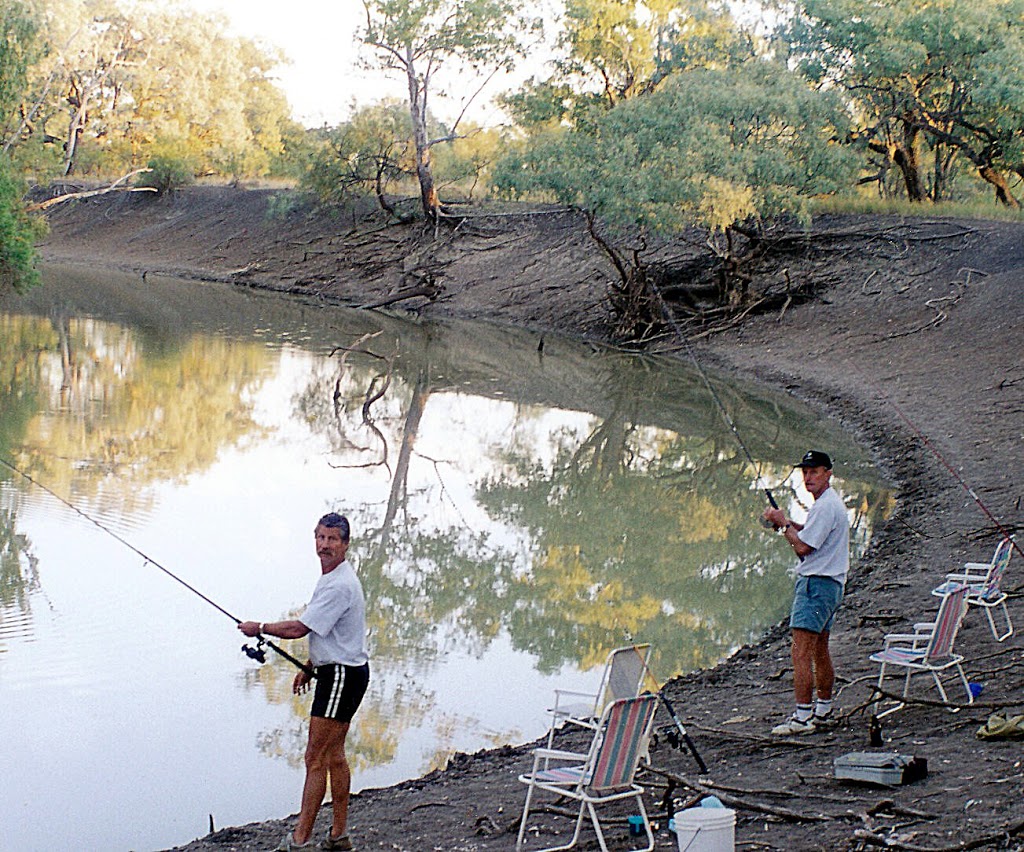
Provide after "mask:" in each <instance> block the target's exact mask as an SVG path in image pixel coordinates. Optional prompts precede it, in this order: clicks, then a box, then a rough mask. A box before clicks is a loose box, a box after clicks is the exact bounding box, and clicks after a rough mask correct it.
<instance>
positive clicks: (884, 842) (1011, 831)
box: [853, 821, 1024, 852]
mask: <svg viewBox="0 0 1024 852" xmlns="http://www.w3.org/2000/svg"><path fill="white" fill-rule="evenodd" d="M1021 831H1024V821H1022V822H1017V823H1015V824H1013V825H1011V826H1008V827H1007V828H1005V829H1003V830H1002V831H998V832H995V833H994V834H988V835H985V836H984V837H976V838H975V839H974V840H965V841H964V842H963V843H955V844H953V845H952V846H918V845H917V844H916V843H903V842H902V841H899V840H890V839H888V838H885V837H881V836H879V835H877V834H875V833H874V832H873V831H867V830H866V829H863V828H859V829H857V830H856V831H855V832H854V833H853V836H854V838H856V839H857V840H859V841H861V842H862V843H866V844H868V845H870V846H878V847H880V848H882V849H899V850H901V852H967V850H969V849H983V848H986V847H994V846H995V845H996V844H1000V845H1002V844H1003V843H1005V842H1006V841H1007V840H1008V839H1009V838H1011V837H1014V836H1015V835H1017V834H1020V832H1021Z"/></svg>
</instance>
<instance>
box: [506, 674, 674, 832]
mask: <svg viewBox="0 0 1024 852" xmlns="http://www.w3.org/2000/svg"><path fill="white" fill-rule="evenodd" d="M657 707H658V697H657V696H656V695H651V694H650V693H647V694H645V695H641V696H639V697H636V698H622V699H619V700H617V701H613V702H612V703H611V704H609V705H608V706H607V707H606V708H605V710H604V712H603V713H602V714H601V718H600V719H599V720H598V722H597V725H596V727H595V731H594V739H593V741H592V742H591V744H590V749H589V750H588V752H587V753H586V754H577V753H575V752H568V751H561V750H558V749H550V748H538V749H536V750H535V751H534V757H533V769H532V770H531V771H530V772H529V773H528V774H526V775H520V776H519V780H520V781H522V782H523V783H524V784H527V785H528V786H527V789H526V801H525V802H524V803H523V816H522V819H521V820H520V822H519V835H518V837H517V838H516V849H517V850H521V849H522V848H523V841H524V838H525V836H526V827H527V819H528V817H529V815H530V803H531V802H532V801H533V797H534V794H535V793H536V792H537V791H541V790H543V791H546V792H548V793H553V794H554V795H556V796H559V797H560V798H563V799H571V800H572V801H575V802H579V806H580V808H579V814H578V815H577V817H576V828H575V830H574V831H573V835H572V839H571V840H570V841H569V842H568V843H566V844H564V845H561V846H549V847H547V848H546V849H544V850H542V852H554V850H557V849H571V848H572V847H573V846H575V845H576V843H577V842H578V841H579V839H580V832H581V829H582V827H583V816H584V813H587V814H589V816H590V821H591V823H592V824H593V826H594V832H595V834H596V835H597V843H598V846H599V847H600V848H601V852H608V846H607V844H606V842H605V838H604V832H603V831H602V829H601V822H600V818H599V817H598V813H597V808H598V807H599V806H601V805H606V804H608V803H609V802H617V801H621V800H624V799H636V809H637V811H638V812H639V815H640V816H641V818H642V819H643V825H644V831H645V832H646V835H647V846H645V847H644V852H650V850H652V849H654V833H653V832H652V831H651V822H650V820H649V819H648V817H647V810H646V809H645V808H644V801H643V793H644V788H643V787H641V786H640V785H639V784H637V783H636V782H635V781H634V780H633V779H634V776H635V775H636V770H637V766H638V765H639V762H640V758H641V756H642V755H644V754H646V753H647V745H648V741H649V740H650V738H651V728H652V727H653V726H654V714H655V711H656V710H657ZM552 763H560V764H562V765H560V766H557V767H554V768H552V767H551V764H552ZM565 764H571V765H565ZM617 848H618V847H617Z"/></svg>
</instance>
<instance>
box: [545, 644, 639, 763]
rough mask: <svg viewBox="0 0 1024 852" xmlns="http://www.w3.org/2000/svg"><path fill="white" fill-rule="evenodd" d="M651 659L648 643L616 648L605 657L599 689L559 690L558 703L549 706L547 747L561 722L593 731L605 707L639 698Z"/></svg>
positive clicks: (556, 692) (552, 740) (549, 745)
mask: <svg viewBox="0 0 1024 852" xmlns="http://www.w3.org/2000/svg"><path fill="white" fill-rule="evenodd" d="M650 658H651V646H650V645H649V644H641V645H626V646H624V647H621V648H615V649H614V650H613V651H611V652H610V653H609V654H608V658H607V659H606V660H605V664H604V671H603V672H602V673H601V682H600V684H598V687H597V691H596V692H580V691H577V690H572V689H556V690H555V704H554V706H553V707H550V708H548V712H549V713H551V727H550V728H549V729H548V748H551V747H552V746H553V744H554V739H555V729H556V728H558V726H559V725H560V724H562V723H564V722H569V723H571V724H574V725H580V726H581V727H584V728H589V729H590V730H593V729H594V728H595V727H596V726H597V720H598V719H599V718H600V717H601V714H602V712H603V711H604V709H605V707H607V706H608V705H609V704H610V703H611V702H612V701H615V700H617V699H619V698H636V697H637V696H638V695H639V694H640V693H641V692H642V691H643V688H644V676H645V674H646V673H647V672H648V671H649V667H648V663H649V661H650ZM565 699H570V703H568V704H567V703H565ZM580 699H585V700H580Z"/></svg>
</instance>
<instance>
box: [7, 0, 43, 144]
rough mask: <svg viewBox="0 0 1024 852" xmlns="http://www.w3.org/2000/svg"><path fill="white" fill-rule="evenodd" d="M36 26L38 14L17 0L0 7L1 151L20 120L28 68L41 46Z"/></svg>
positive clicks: (11, 136) (26, 87)
mask: <svg viewBox="0 0 1024 852" xmlns="http://www.w3.org/2000/svg"><path fill="white" fill-rule="evenodd" d="M39 27H40V21H39V19H38V17H37V16H36V15H35V14H34V13H33V12H32V10H31V9H29V7H28V6H26V5H25V4H23V3H21V2H19V0H10V2H6V3H5V4H4V5H3V6H2V7H0V36H2V37H0V143H2V149H3V150H4V151H6V150H7V149H8V148H9V147H10V142H11V140H12V138H13V135H14V134H15V133H16V132H17V128H18V126H19V125H20V122H21V115H20V107H21V105H22V101H23V99H24V97H25V92H26V90H27V89H28V69H29V67H30V66H31V65H32V64H33V63H34V62H35V61H36V59H37V58H38V57H39V54H40V52H41V50H42V45H41V44H40V39H39V37H38V36H39Z"/></svg>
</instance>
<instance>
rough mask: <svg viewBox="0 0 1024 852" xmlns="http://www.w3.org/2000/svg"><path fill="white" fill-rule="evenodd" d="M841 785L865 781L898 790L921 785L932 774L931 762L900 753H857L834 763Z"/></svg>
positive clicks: (840, 758) (839, 758)
mask: <svg viewBox="0 0 1024 852" xmlns="http://www.w3.org/2000/svg"><path fill="white" fill-rule="evenodd" d="M833 763H834V765H835V771H836V780H838V781H863V782H865V783H867V784H883V785H885V786H887V787H894V786H897V785H899V784H910V783H912V782H914V781H919V780H920V779H922V778H924V777H925V776H926V775H927V774H928V761H927V760H925V759H924V758H923V757H914V756H913V755H908V754H897V753H896V752H888V751H886V752H877V751H853V752H850V753H849V754H844V755H843V756H842V757H837V758H836V759H835V760H834V761H833Z"/></svg>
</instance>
